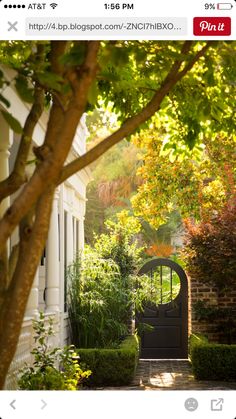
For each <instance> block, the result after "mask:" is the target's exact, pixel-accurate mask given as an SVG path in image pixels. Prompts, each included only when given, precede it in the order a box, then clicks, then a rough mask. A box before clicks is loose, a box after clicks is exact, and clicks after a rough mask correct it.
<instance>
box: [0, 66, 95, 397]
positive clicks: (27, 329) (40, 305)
mask: <svg viewBox="0 0 236 419" xmlns="http://www.w3.org/2000/svg"><path fill="white" fill-rule="evenodd" d="M8 78H9V80H10V79H11V74H10V73H9V74H8ZM4 95H5V96H6V98H7V99H8V100H9V102H10V103H11V108H10V110H8V111H10V112H11V113H12V114H13V115H14V116H15V117H16V118H17V119H18V120H19V121H20V123H21V124H22V125H23V124H24V122H25V120H26V118H27V115H28V112H29V106H28V105H27V104H23V103H22V101H21V100H20V99H19V97H18V95H17V93H16V91H15V90H14V87H12V86H9V87H7V89H6V90H5V91H4ZM0 118H1V116H0ZM46 126H47V115H46V114H44V115H43V116H42V118H41V120H40V123H39V124H38V125H37V127H36V129H35V132H34V138H33V141H34V143H35V144H36V145H41V144H42V143H43V141H44V134H45V131H46ZM6 132H7V134H6ZM86 136H87V128H86V124H85V117H83V118H82V120H81V123H80V125H79V127H78V130H77V133H76V136H75V139H74V142H73V147H72V150H71V152H70V154H69V156H68V160H67V163H68V162H70V161H72V160H73V159H75V158H76V157H78V156H80V155H82V154H83V153H85V151H86ZM6 137H7V146H6V147H5V149H4V150H1V144H3V141H1V142H0V180H1V179H3V178H4V177H6V176H7V173H5V172H6V170H5V171H4V173H2V172H3V169H2V172H1V168H3V164H2V163H3V156H5V157H6V152H7V153H8V150H7V148H9V147H10V138H12V133H11V132H10V130H9V127H8V126H7V124H6V122H5V121H4V120H3V119H2V118H1V119H0V139H1V138H4V139H6ZM16 151H17V150H16V148H14V147H13V148H12V156H11V158H12V159H15V154H16ZM4 153H5V154H4ZM13 154H14V156H13ZM4 161H5V160H4ZM11 166H12V165H11ZM5 168H8V166H6V167H5ZM90 180H91V176H90V172H89V170H88V169H84V170H82V171H80V172H79V173H77V174H75V175H73V176H72V177H71V178H69V179H68V180H67V181H66V182H65V183H64V184H62V185H60V186H59V187H58V188H57V191H56V194H55V197H54V204H53V212H52V219H51V223H50V229H49V237H48V243H47V246H46V254H47V253H48V254H50V258H52V259H50V260H47V259H43V260H42V264H40V266H39V269H38V271H37V274H36V276H35V280H34V284H33V286H32V290H31V294H30V297H29V301H28V305H27V310H26V313H25V319H24V322H23V325H22V332H21V336H20V339H19V343H18V348H17V351H16V354H15V357H14V360H13V362H12V364H11V367H10V370H9V374H8V377H7V380H6V384H5V388H6V389H14V388H16V376H17V371H18V369H19V368H21V367H22V366H23V365H24V363H25V362H27V363H30V362H31V357H30V351H31V350H32V347H33V343H34V342H33V337H32V319H34V318H37V317H38V314H39V311H40V310H42V311H44V312H45V313H46V316H52V317H53V318H54V323H55V329H56V338H55V339H54V342H53V343H54V344H55V345H56V346H61V345H64V344H66V343H68V313H67V312H66V311H65V310H64V308H65V307H64V272H65V257H66V259H67V264H68V263H70V262H72V260H73V258H74V256H75V254H76V252H78V251H79V250H81V249H82V248H83V246H84V216H85V204H86V186H87V184H88V182H89V181H90ZM6 202H7V206H8V205H9V200H8V201H6ZM5 207H6V205H5ZM5 207H4V208H3V207H2V211H3V209H4V211H5V209H6V208H5ZM0 211H1V208H0ZM65 211H66V212H67V227H68V228H67V231H65V230H64V226H65V215H64V214H65ZM76 232H79V237H78V238H77V236H76ZM17 240H18V233H17V231H15V233H14V235H13V237H12V243H14V244H15V243H16V242H17ZM65 240H66V242H67V249H66V250H65V248H64V242H65ZM65 252H66V255H65ZM45 287H46V292H45Z"/></svg>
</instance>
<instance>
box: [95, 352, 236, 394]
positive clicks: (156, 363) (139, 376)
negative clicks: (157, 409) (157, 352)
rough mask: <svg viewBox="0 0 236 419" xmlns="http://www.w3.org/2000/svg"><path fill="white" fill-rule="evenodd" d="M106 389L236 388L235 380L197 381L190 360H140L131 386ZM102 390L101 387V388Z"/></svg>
mask: <svg viewBox="0 0 236 419" xmlns="http://www.w3.org/2000/svg"><path fill="white" fill-rule="evenodd" d="M103 389H104V390H236V381H235V382H221V381H197V380H195V378H194V376H193V374H192V370H191V364H190V362H189V361H188V360H147V359H145V360H143V359H141V360H139V365H138V368H137V372H136V375H135V378H134V380H133V382H132V384H131V385H130V386H124V387H104V388H103ZM100 390H101V389H100Z"/></svg>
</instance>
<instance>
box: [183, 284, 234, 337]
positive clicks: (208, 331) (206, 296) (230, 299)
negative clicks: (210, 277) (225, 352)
mask: <svg viewBox="0 0 236 419" xmlns="http://www.w3.org/2000/svg"><path fill="white" fill-rule="evenodd" d="M189 282H190V313H189V317H190V318H191V332H192V333H202V334H204V335H207V336H208V339H209V341H212V342H213V341H214V342H223V341H224V337H223V333H222V332H221V331H220V330H217V324H214V322H207V321H199V320H197V319H196V316H195V313H194V309H193V306H194V303H196V302H197V301H199V300H200V301H204V302H205V303H206V304H207V305H210V306H215V307H218V308H232V309H233V310H234V312H235V318H236V283H235V286H234V287H231V288H230V290H229V291H227V292H226V293H224V292H219V290H218V289H217V288H216V287H213V286H210V285H206V284H202V283H200V282H198V280H197V279H194V278H190V279H189Z"/></svg>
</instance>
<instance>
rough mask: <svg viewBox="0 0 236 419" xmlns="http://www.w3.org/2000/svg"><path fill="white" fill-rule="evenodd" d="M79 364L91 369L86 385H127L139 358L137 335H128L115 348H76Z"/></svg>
mask: <svg viewBox="0 0 236 419" xmlns="http://www.w3.org/2000/svg"><path fill="white" fill-rule="evenodd" d="M78 353H79V355H80V361H81V364H86V368H89V369H91V370H92V371H93V374H92V375H91V376H90V377H89V378H88V380H87V381H86V385H88V386H90V387H94V386H121V385H128V384H129V383H130V382H131V381H132V379H133V377H134V374H135V370H136V366H137V363H138V358H139V341H138V337H137V336H128V337H127V338H126V339H124V341H123V342H122V343H121V344H120V346H119V347H118V348H117V349H100V348H91V349H78Z"/></svg>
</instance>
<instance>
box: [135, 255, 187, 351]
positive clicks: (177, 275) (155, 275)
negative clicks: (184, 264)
mask: <svg viewBox="0 0 236 419" xmlns="http://www.w3.org/2000/svg"><path fill="white" fill-rule="evenodd" d="M143 274H146V275H147V276H148V278H147V280H149V281H150V289H151V292H152V290H154V287H158V292H159V294H158V295H159V297H158V298H159V301H158V304H154V303H150V304H149V303H147V305H146V306H145V310H144V312H142V313H137V314H136V325H139V326H142V328H143V332H142V333H141V358H149V359H178V358H179V359H184V358H187V357H188V281H187V277H186V275H185V272H184V271H183V269H182V268H181V266H179V265H178V264H177V263H175V262H173V261H172V260H170V259H164V258H157V259H153V260H151V261H149V262H147V263H146V264H145V265H144V266H143V267H142V268H141V270H140V271H139V275H143ZM154 291H155V290H154ZM148 326H151V328H150V327H148ZM140 328H141V327H140ZM148 329H151V331H150V330H148Z"/></svg>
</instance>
